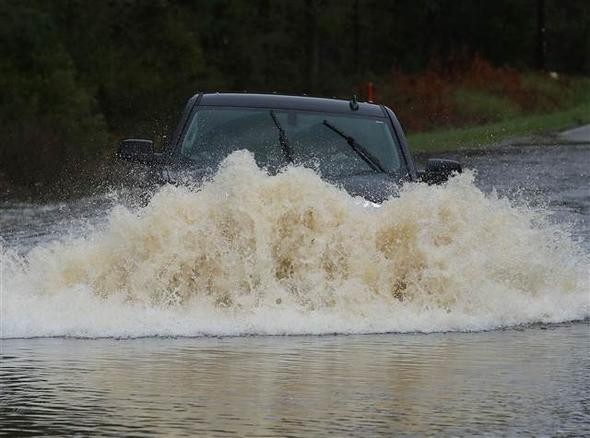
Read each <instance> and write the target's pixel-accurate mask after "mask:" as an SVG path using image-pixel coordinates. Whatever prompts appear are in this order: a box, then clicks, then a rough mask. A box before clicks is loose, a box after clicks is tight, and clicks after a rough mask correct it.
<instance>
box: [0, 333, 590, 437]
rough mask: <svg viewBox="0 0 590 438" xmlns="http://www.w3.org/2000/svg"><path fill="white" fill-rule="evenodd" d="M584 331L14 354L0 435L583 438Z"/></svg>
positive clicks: (180, 343) (37, 349) (586, 420)
mask: <svg viewBox="0 0 590 438" xmlns="http://www.w3.org/2000/svg"><path fill="white" fill-rule="evenodd" d="M588 330H589V325H588V323H587V322H586V323H576V324H572V325H561V326H547V327H534V328H528V329H524V330H506V331H496V332H485V333H478V334H460V333H458V334H432V335H366V336H326V337H286V338H285V337H246V338H184V339H153V338H152V339H136V340H113V339H109V340H107V339H103V340H76V339H35V340H31V339H29V340H5V341H3V344H2V350H3V352H2V364H1V366H0V385H1V386H2V392H1V394H0V423H1V424H2V426H3V427H2V429H1V431H0V434H5V435H8V434H10V433H11V432H16V431H19V433H23V432H29V433H43V434H74V433H77V434H86V433H90V432H92V433H95V434H99V435H109V434H111V435H115V434H119V435H120V434H138V435H139V434H141V435H144V434H159V435H160V434H162V435H163V434H186V435H190V434H202V435H207V436H211V435H223V434H231V433H234V434H238V435H244V436H245V435H250V436H268V435H275V436H276V435H282V436H285V435H289V436H309V435H324V434H327V433H328V432H330V433H334V434H336V435H340V436H342V435H355V436H368V435H374V434H377V433H380V434H381V433H386V434H394V433H400V432H404V433H407V434H411V435H412V434H424V433H427V432H428V433H436V432H443V433H445V434H471V433H475V432H478V433H486V432H487V433H489V434H494V435H496V434H516V433H526V434H533V435H539V434H545V435H555V434H566V435H572V434H575V435H583V434H587V433H590V410H589V403H590V397H589V395H588V393H587V388H588V387H589V384H590V375H589V373H588V369H590V357H589V355H588V352H589V348H590V342H589V340H590V338H589V336H588V334H589V332H588Z"/></svg>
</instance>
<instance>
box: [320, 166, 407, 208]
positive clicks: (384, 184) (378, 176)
mask: <svg viewBox="0 0 590 438" xmlns="http://www.w3.org/2000/svg"><path fill="white" fill-rule="evenodd" d="M325 179H326V180H327V181H328V182H331V183H332V184H334V185H337V186H338V187H342V188H343V189H344V190H346V191H347V192H348V193H349V194H350V195H351V196H361V197H363V198H365V199H367V200H368V201H371V202H375V203H378V204H380V203H382V202H383V201H385V200H386V199H388V198H391V197H392V196H398V195H399V182H397V181H396V180H395V179H394V178H393V177H392V176H391V175H388V174H385V173H371V174H363V175H349V176H344V177H338V178H325Z"/></svg>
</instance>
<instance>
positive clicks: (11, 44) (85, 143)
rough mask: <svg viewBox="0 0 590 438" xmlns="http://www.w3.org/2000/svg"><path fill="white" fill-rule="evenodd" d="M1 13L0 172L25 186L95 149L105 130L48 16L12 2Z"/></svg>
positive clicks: (4, 6) (91, 99) (90, 97)
mask: <svg viewBox="0 0 590 438" xmlns="http://www.w3.org/2000/svg"><path fill="white" fill-rule="evenodd" d="M0 15H1V16H2V17H3V19H4V20H3V22H4V23H5V24H4V25H3V26H0V41H1V42H2V43H1V45H0V54H1V56H0V90H2V95H1V96H2V98H1V100H0V141H1V148H0V163H10V166H2V168H1V169H2V170H3V171H4V172H5V173H6V174H7V176H8V178H9V179H11V180H14V181H18V182H24V183H28V182H31V175H41V176H49V172H55V169H58V170H59V169H60V168H61V167H62V165H63V164H65V163H66V162H67V161H69V160H70V158H72V157H79V154H78V153H77V151H78V150H80V149H82V150H85V151H88V152H91V151H92V150H93V149H96V148H98V147H99V143H98V142H97V141H99V140H102V139H104V134H105V132H106V131H105V128H106V127H105V124H104V122H103V118H102V116H101V115H100V114H99V113H98V112H96V105H95V101H94V97H93V96H92V95H91V94H90V93H89V92H88V90H87V89H85V88H84V87H83V86H81V85H80V84H79V83H78V81H77V79H76V70H75V67H74V64H73V61H72V59H71V57H70V55H69V54H68V52H67V51H66V50H65V48H64V47H63V45H62V43H61V42H60V40H59V38H58V35H57V31H56V27H55V24H54V22H53V20H52V18H51V17H50V16H49V15H47V14H45V13H43V12H40V11H39V10H38V9H35V8H33V7H30V6H29V5H28V4H23V3H17V2H4V3H2V4H1V7H0ZM54 175H55V173H54Z"/></svg>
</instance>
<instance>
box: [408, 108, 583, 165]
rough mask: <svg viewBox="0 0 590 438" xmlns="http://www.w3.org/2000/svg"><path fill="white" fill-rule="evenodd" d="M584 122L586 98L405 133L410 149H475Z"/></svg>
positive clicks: (418, 150) (543, 133)
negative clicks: (556, 107)
mask: <svg viewBox="0 0 590 438" xmlns="http://www.w3.org/2000/svg"><path fill="white" fill-rule="evenodd" d="M587 123H590V101H587V102H586V103H583V104H580V105H577V106H575V107H573V108H570V109H566V110H561V111H556V112H552V113H548V114H530V115H518V116H515V117H512V118H510V119H507V120H502V121H499V122H494V123H489V124H485V125H479V126H470V127H465V128H457V129H446V130H437V131H432V132H422V133H409V134H408V141H409V143H410V148H411V149H412V151H414V152H425V153H430V152H443V151H454V150H460V149H479V148H485V147H490V146H493V145H497V144H499V143H503V142H506V141H508V140H510V139H518V138H519V137H521V138H522V137H535V136H546V135H550V134H552V133H555V132H558V131H561V130H564V129H567V128H571V127H574V126H578V125H582V124H587Z"/></svg>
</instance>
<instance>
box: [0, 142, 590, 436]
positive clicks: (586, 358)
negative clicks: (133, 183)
mask: <svg viewBox="0 0 590 438" xmlns="http://www.w3.org/2000/svg"><path fill="white" fill-rule="evenodd" d="M460 158H461V160H462V161H463V162H464V163H465V164H466V165H467V167H469V168H473V169H477V174H476V175H474V174H473V173H470V172H467V173H465V174H464V175H463V176H461V177H459V178H456V179H455V180H453V181H452V182H450V183H449V184H447V185H446V186H444V187H432V188H428V187H424V186H414V187H408V188H407V189H405V190H402V193H401V196H400V198H396V199H393V200H390V201H387V202H386V203H384V205H383V206H382V207H380V208H376V207H374V206H370V205H366V204H364V203H363V202H361V201H359V200H355V199H351V198H350V197H348V196H347V195H346V194H344V193H343V192H341V191H339V190H337V189H335V188H333V187H330V186H328V185H326V184H324V183H323V182H322V181H321V180H319V178H317V177H316V176H315V175H314V174H313V173H312V172H310V171H306V170H304V169H291V170H290V171H287V172H285V173H283V174H281V175H278V176H274V177H269V176H267V175H265V174H264V172H261V171H260V170H258V169H257V168H256V167H255V166H254V165H253V162H252V160H251V159H250V158H249V157H248V156H246V155H243V154H237V155H236V156H234V157H232V158H231V159H230V160H229V162H228V163H227V165H226V166H225V167H224V169H223V170H222V171H221V173H220V174H219V175H218V176H217V177H216V178H215V180H214V181H212V182H211V183H210V184H209V185H208V186H206V187H204V188H203V189H202V190H200V191H195V190H188V189H182V188H164V189H162V190H161V191H160V192H159V193H157V194H156V196H155V197H154V198H153V200H152V201H151V203H150V204H149V205H148V206H147V207H146V208H143V209H138V208H135V207H134V208H130V207H124V204H125V202H124V201H123V200H122V199H121V197H120V196H118V195H109V196H96V197H94V198H86V199H83V200H80V201H76V202H71V203H63V204H52V205H43V206H39V205H29V204H14V203H13V204H4V205H2V206H1V207H0V230H1V237H2V241H1V242H0V255H1V256H2V264H1V267H2V270H1V271H0V273H1V279H0V280H1V282H0V286H1V291H0V292H1V294H0V298H1V303H0V304H1V306H0V307H1V312H0V317H1V321H0V329H1V333H0V335H1V336H0V337H1V338H2V339H1V340H0V348H1V352H0V361H1V362H0V425H1V426H0V435H40V434H42V435H89V434H97V435H142V436H143V435H202V436H224V435H238V436H317V435H326V434H333V435H336V436H345V435H346V436H372V435H392V434H395V435H399V434H402V435H425V434H444V435H473V434H487V435H490V436H496V435H517V434H524V435H565V436H581V435H588V434H590V395H589V389H590V326H589V320H588V318H589V316H590V289H589V270H588V269H589V255H590V189H589V187H590V173H589V170H588V168H589V167H590V166H588V163H590V147H589V146H584V145H577V146H555V147H526V148H513V149H506V150H496V151H491V152H487V153H473V154H463V155H462V156H461V157H460ZM268 335H280V336H268ZM283 335H297V336H283Z"/></svg>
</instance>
